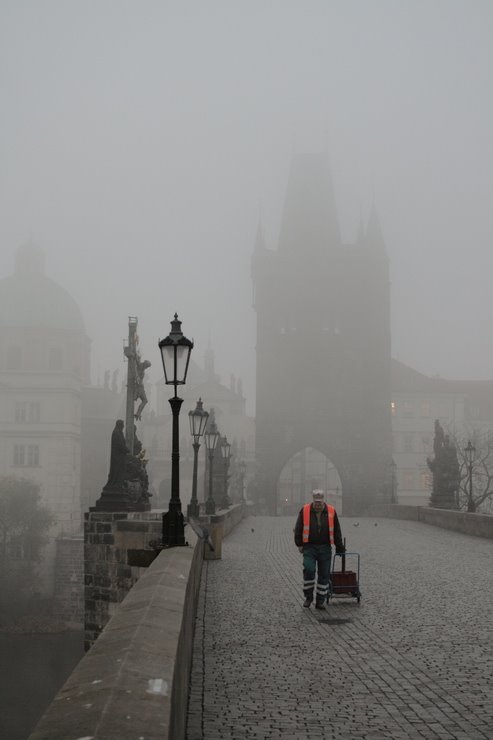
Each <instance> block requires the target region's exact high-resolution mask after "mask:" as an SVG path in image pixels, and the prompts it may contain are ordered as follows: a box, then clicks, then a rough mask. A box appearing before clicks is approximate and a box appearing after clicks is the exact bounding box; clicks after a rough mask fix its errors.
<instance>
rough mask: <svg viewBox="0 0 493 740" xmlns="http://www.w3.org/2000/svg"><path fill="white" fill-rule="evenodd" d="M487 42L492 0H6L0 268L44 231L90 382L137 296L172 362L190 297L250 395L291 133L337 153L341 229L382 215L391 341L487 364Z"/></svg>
mask: <svg viewBox="0 0 493 740" xmlns="http://www.w3.org/2000/svg"><path fill="white" fill-rule="evenodd" d="M492 57H493V7H492V6H491V4H490V3H488V2H486V1H480V0H472V1H466V0H464V1H463V2H458V1H457V0H450V1H449V0H437V1H436V2H425V1H424V0H423V1H422V2H419V1H418V2H416V1H413V2H405V1H404V0H401V1H399V2H393V1H390V0H386V1H384V0H374V1H373V2H345V3H339V2H303V3H301V2H289V1H279V2H271V3H265V2H210V1H209V0H207V1H206V2H193V3H189V2H157V1H156V2H154V1H150V0H149V1H148V2H144V3H135V2H125V1H120V2H116V0H115V1H113V0H105V1H103V2H100V3H82V2H74V3H64V2H61V1H49V0H46V1H43V2H14V1H12V2H6V1H4V2H3V3H2V4H1V5H0V90H1V98H0V100H1V103H0V106H1V111H0V113H1V116H0V121H1V122H0V126H1V130H2V136H1V143H0V147H1V150H0V155H1V162H2V167H1V171H0V202H1V203H2V214H1V218H0V238H1V244H2V249H1V253H0V276H1V277H3V276H5V275H8V274H10V273H11V272H12V270H13V263H14V252H15V249H16V247H17V246H18V245H19V244H21V243H23V242H25V241H26V240H28V239H32V240H33V241H34V242H36V243H37V244H38V245H39V246H41V247H42V249H43V250H44V252H45V253H46V257H47V267H46V272H47V274H48V275H49V276H50V277H52V278H53V279H54V280H56V281H57V282H59V283H61V284H62V285H63V286H64V287H65V288H66V289H67V290H68V291H69V292H70V293H71V294H72V295H73V296H74V298H75V299H76V300H77V302H78V304H79V306H80V308H81V311H82V314H83V317H84V321H85V326H86V332H87V334H88V336H89V337H90V338H91V339H92V361H93V381H94V382H96V381H97V380H98V376H99V379H100V380H102V377H103V373H104V370H105V369H110V370H113V369H116V368H118V367H120V368H123V359H122V340H123V339H124V337H125V335H126V323H127V316H128V315H129V314H131V315H137V316H138V317H139V329H140V331H139V333H140V338H141V349H142V354H143V356H145V357H146V359H147V358H148V359H150V360H151V362H152V363H153V367H152V368H151V372H150V377H151V378H152V379H153V380H156V379H157V378H158V377H160V375H161V368H160V366H159V365H160V361H159V355H158V350H157V340H158V338H159V337H162V336H165V335H166V334H167V333H168V331H169V327H170V324H169V322H170V320H171V318H172V315H173V313H174V312H175V311H178V313H179V315H180V318H181V319H182V321H183V331H184V332H185V334H186V335H187V336H189V337H190V338H194V340H195V351H194V359H195V360H196V361H197V362H198V363H199V364H202V359H203V354H204V351H205V349H206V347H207V344H208V342H209V338H210V342H211V345H212V347H213V349H214V351H215V355H216V369H217V371H218V372H219V373H220V374H221V376H222V378H223V381H224V382H226V383H228V382H229V374H230V373H234V374H235V375H236V376H240V377H242V378H243V382H244V390H245V394H246V395H247V398H248V402H249V411H250V412H251V413H253V403H254V386H255V313H254V311H253V309H252V307H251V294H252V288H251V280H250V258H251V254H252V250H253V246H254V239H255V234H256V231H257V227H258V222H259V218H261V221H262V225H263V229H264V235H265V242H266V245H267V246H268V247H269V248H276V247H277V240H278V235H279V227H280V220H281V211H282V206H283V200H284V195H285V190H286V185H287V177H288V171H289V166H290V162H291V157H292V154H293V152H303V151H322V152H328V155H329V159H330V162H331V168H332V179H333V184H334V191H335V197H336V202H337V205H338V209H339V217H340V222H341V232H342V237H343V240H344V241H345V242H348V243H350V242H353V241H354V240H355V238H356V234H357V230H358V224H359V220H360V218H361V217H362V218H363V220H364V221H365V220H366V219H367V216H368V213H369V210H370V207H371V204H372V202H373V201H374V202H375V204H376V207H377V210H378V213H379V216H380V220H381V224H382V228H383V232H384V236H385V240H386V244H387V249H388V253H389V259H390V274H391V281H392V354H393V356H394V357H396V358H397V359H399V360H401V361H403V362H405V363H407V364H409V365H411V366H412V367H414V368H416V369H417V370H420V371H422V372H425V373H427V374H436V373H439V374H441V375H442V376H445V377H456V378H459V377H462V378H471V379H473V378H492V377H493V341H492V339H491V338H490V337H491V333H492V332H491V328H492V324H493V307H492V306H491V302H490V301H489V300H488V298H489V288H490V283H491V274H492V271H493V257H492V247H493V212H492V209H491V195H492V192H493V188H492V185H493V175H492V172H493V167H492V165H493V147H492V143H491V130H492V129H493V126H492V123H493V121H492V117H493V116H492V103H491V95H490V88H491V77H492V73H491V70H492V69H493V58H492ZM120 377H121V376H120Z"/></svg>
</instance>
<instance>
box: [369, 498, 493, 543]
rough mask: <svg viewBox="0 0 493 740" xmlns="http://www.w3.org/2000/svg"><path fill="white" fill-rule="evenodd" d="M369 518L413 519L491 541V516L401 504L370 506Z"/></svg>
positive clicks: (492, 533)
mask: <svg viewBox="0 0 493 740" xmlns="http://www.w3.org/2000/svg"><path fill="white" fill-rule="evenodd" d="M370 516H381V517H390V518H391V519H413V520H414V521H417V522H423V523H424V524H432V525H434V526H435V527H443V529H451V530H453V531H454V532H462V533H463V534H469V535H472V536H474V537H488V538H490V539H493V516H491V515H489V514H476V513H474V514H473V513H469V512H467V511H452V510H451V509H434V508H432V507H431V506H403V505H402V504H379V505H375V506H372V508H371V511H370Z"/></svg>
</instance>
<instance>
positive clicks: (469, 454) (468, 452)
mask: <svg viewBox="0 0 493 740" xmlns="http://www.w3.org/2000/svg"><path fill="white" fill-rule="evenodd" d="M464 454H465V456H466V460H467V466H468V468H469V496H468V498H467V510H468V511H475V507H474V501H473V498H472V464H473V462H474V455H475V454H476V448H475V447H474V446H473V445H472V444H471V440H469V441H468V443H467V447H465V448H464Z"/></svg>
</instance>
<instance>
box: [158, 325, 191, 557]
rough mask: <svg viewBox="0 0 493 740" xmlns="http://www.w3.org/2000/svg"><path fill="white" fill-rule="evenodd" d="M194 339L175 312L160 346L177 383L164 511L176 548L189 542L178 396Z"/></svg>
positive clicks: (169, 377) (168, 540)
mask: <svg viewBox="0 0 493 740" xmlns="http://www.w3.org/2000/svg"><path fill="white" fill-rule="evenodd" d="M192 348H193V342H192V341H190V339H187V338H186V337H185V336H184V335H183V333H182V331H181V321H179V320H178V314H176V313H175V318H174V321H172V322H171V332H170V333H169V335H168V336H167V337H166V338H165V339H161V341H160V342H159V349H160V351H161V357H162V360H163V369H164V380H165V383H166V384H167V385H173V386H174V389H175V395H174V396H173V398H170V399H169V404H170V406H171V412H172V414H173V432H172V434H173V436H172V448H171V498H170V502H169V508H168V511H167V513H166V514H163V546H164V547H176V546H177V545H184V544H185V522H184V520H183V514H182V511H181V501H180V440H179V430H178V417H179V414H180V408H181V405H182V403H183V399H182V398H178V396H177V393H176V390H177V386H179V385H184V384H185V381H186V379H187V372H188V363H189V362H190V353H191V351H192Z"/></svg>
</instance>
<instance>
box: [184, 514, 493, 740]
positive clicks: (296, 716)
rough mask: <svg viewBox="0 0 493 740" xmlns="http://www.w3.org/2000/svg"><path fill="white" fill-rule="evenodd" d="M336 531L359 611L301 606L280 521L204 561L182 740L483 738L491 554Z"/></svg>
mask: <svg viewBox="0 0 493 740" xmlns="http://www.w3.org/2000/svg"><path fill="white" fill-rule="evenodd" d="M357 522H359V525H358V526H355V524H356V523H357ZM341 524H342V530H343V535H344V536H346V538H347V543H348V549H350V550H355V551H358V552H359V553H360V554H361V574H360V586H361V591H362V600H361V604H360V605H359V606H358V604H357V603H356V601H355V600H354V599H349V598H345V597H339V598H338V599H333V600H331V602H330V605H329V606H328V607H327V609H326V611H320V612H319V611H315V610H314V609H313V607H312V608H311V609H310V610H308V609H304V608H303V607H302V601H303V598H302V591H301V580H302V573H301V555H300V554H299V553H298V550H297V549H296V548H295V546H294V544H293V535H292V529H293V526H294V521H293V519H292V518H269V517H250V518H248V519H246V520H244V521H243V522H242V523H241V524H240V525H239V526H238V527H237V529H236V530H235V531H234V532H233V533H232V534H231V536H230V537H228V538H227V539H226V540H225V541H224V543H223V553H222V558H223V559H222V560H218V561H208V562H205V563H204V566H203V573H202V583H201V593H200V600H199V607H198V616H197V621H196V629H195V642H194V658H193V667H192V680H191V686H190V702H189V712H188V727H187V738H188V740H221V739H222V738H228V739H235V738H272V740H274V739H275V738H277V739H279V740H280V738H282V739H283V740H303V739H304V738H307V739H310V740H311V738H351V739H352V740H353V739H354V740H357V739H359V738H365V739H367V740H370V739H371V740H383V739H384V738H392V740H399V739H400V738H402V739H404V738H405V739H406V740H408V739H409V738H444V739H445V738H457V739H459V738H460V739H461V740H462V739H463V740H466V738H467V740H473V739H474V738H490V739H491V738H493V688H492V687H493V679H492V676H493V640H492V625H493V597H492V593H493V570H492V565H493V543H492V542H491V541H490V540H486V539H481V538H475V537H468V536H466V535H461V534H457V533H454V532H450V531H445V530H441V529H438V528H435V527H431V526H428V525H425V524H420V523H417V522H409V521H395V520H393V521H391V520H385V519H379V520H375V519H360V520H355V519H344V518H342V519H341ZM347 567H348V568H349V567H350V563H349V559H348V563H347Z"/></svg>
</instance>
